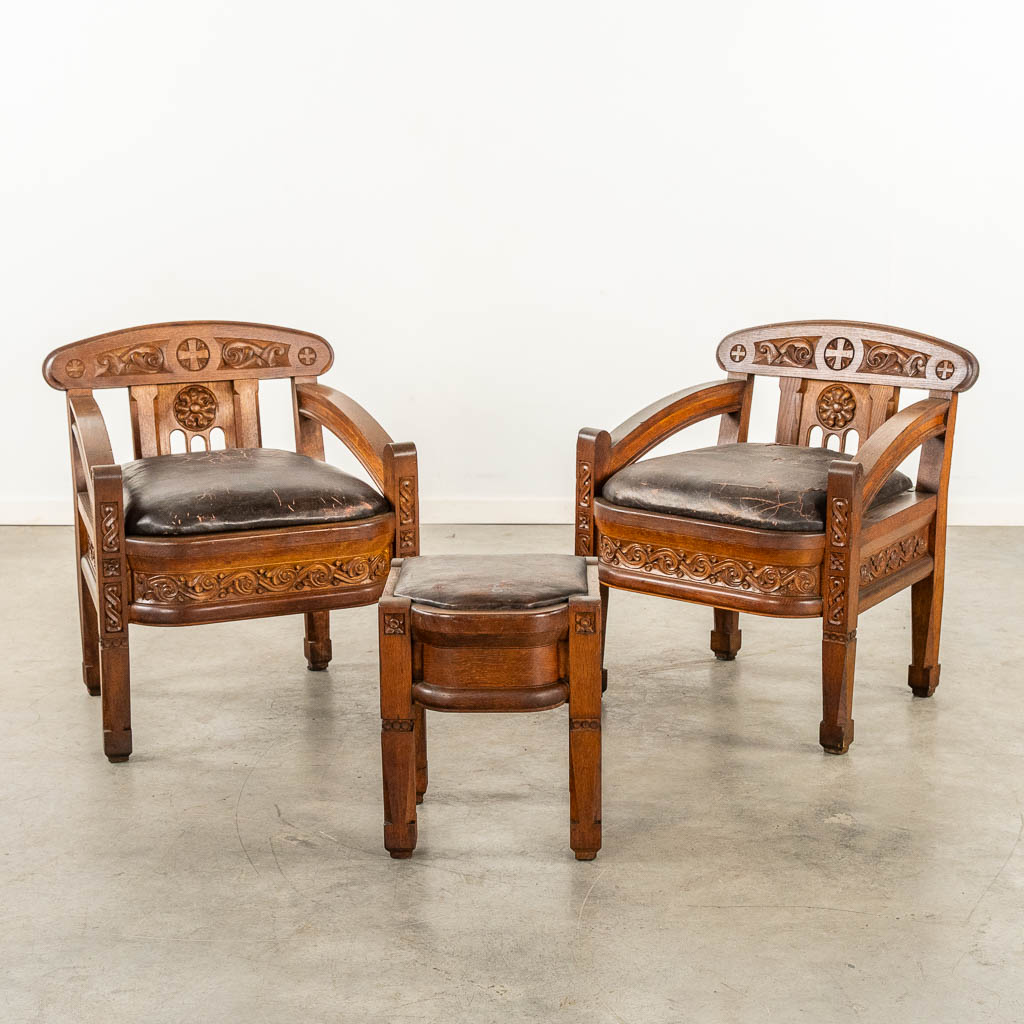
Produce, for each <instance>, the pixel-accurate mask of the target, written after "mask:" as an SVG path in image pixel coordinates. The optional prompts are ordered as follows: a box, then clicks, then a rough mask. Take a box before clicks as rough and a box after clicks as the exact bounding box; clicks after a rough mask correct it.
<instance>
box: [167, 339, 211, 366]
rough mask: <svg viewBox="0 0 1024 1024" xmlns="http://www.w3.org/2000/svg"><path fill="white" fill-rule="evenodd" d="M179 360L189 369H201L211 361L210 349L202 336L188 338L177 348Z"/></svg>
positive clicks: (176, 353)
mask: <svg viewBox="0 0 1024 1024" xmlns="http://www.w3.org/2000/svg"><path fill="white" fill-rule="evenodd" d="M175 355H176V356H177V357H178V362H179V363H181V365H182V366H184V367H185V369H187V370H192V371H196V370H201V369H202V368H203V367H204V366H205V365H206V364H207V363H208V362H209V361H210V349H209V348H208V347H207V344H206V342H205V341H203V339H202V338H186V339H185V340H184V341H183V342H182V343H181V344H180V345H179V346H178V348H177V351H176V352H175Z"/></svg>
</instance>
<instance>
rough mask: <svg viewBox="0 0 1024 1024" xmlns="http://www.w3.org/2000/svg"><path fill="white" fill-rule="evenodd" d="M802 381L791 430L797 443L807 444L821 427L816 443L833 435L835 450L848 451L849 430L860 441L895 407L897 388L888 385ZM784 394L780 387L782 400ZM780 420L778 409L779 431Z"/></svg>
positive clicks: (823, 444)
mask: <svg viewBox="0 0 1024 1024" xmlns="http://www.w3.org/2000/svg"><path fill="white" fill-rule="evenodd" d="M783 380H785V378H783ZM802 383H803V388H802V392H803V399H802V402H801V405H800V413H799V426H798V428H797V430H796V432H795V434H796V441H795V443H797V444H802V445H807V444H810V443H811V434H812V432H813V431H814V430H815V428H817V429H818V430H820V431H821V440H820V441H818V440H817V438H815V445H816V446H820V447H829V446H828V443H827V442H828V439H829V437H831V436H835V437H836V438H838V440H839V449H838V450H840V451H846V452H848V453H850V454H852V451H851V447H852V446H851V445H850V444H849V443H848V441H847V435H848V434H849V433H850V432H851V431H854V430H855V431H856V432H857V436H858V438H859V443H860V444H863V443H864V441H866V440H867V438H868V437H870V436H871V434H872V432H873V431H875V430H877V429H878V427H880V426H881V425H882V424H883V423H884V422H885V421H886V420H887V419H888V418H889V417H890V416H891V415H892V414H893V413H894V412H895V411H896V396H897V395H898V392H897V389H896V388H893V387H889V386H888V385H884V384H883V385H879V384H870V385H869V384H857V383H853V382H849V381H813V380H805V381H803V382H802ZM790 387H792V386H790ZM786 397H787V393H786V391H785V390H784V391H783V400H784V401H785V399H786ZM790 400H791V401H792V398H790ZM781 423H782V411H781V409H780V434H781V433H782V432H783V431H782V429H781ZM791 436H792V435H791ZM780 443H783V444H784V443H786V442H780Z"/></svg>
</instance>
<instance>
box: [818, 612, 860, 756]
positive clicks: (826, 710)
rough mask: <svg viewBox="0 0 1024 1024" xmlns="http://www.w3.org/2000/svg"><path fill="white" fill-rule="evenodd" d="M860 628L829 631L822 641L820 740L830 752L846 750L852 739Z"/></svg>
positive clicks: (826, 631)
mask: <svg viewBox="0 0 1024 1024" xmlns="http://www.w3.org/2000/svg"><path fill="white" fill-rule="evenodd" d="M856 658H857V630H856V629H854V630H853V631H852V632H850V633H835V632H829V630H828V628H827V627H826V629H825V633H824V636H823V638H822V644H821V703H822V719H821V726H820V727H819V730H818V741H819V742H820V743H821V745H822V747H823V748H824V749H825V750H826V751H828V753H830V754H845V753H846V751H847V750H849V749H850V744H851V743H852V742H853V718H852V715H853V673H854V666H855V663H856Z"/></svg>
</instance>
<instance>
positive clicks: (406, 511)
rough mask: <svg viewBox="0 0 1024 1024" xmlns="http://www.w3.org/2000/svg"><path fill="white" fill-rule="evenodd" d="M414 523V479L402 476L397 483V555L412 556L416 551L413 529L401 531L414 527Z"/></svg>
mask: <svg viewBox="0 0 1024 1024" xmlns="http://www.w3.org/2000/svg"><path fill="white" fill-rule="evenodd" d="M415 523H416V478H415V477H411V476H403V477H401V478H400V479H399V481H398V525H399V531H398V551H399V554H403V555H404V554H412V553H413V552H415V550H416V531H415V529H411V530H409V529H406V530H403V529H401V527H403V526H405V527H408V526H414V524H415Z"/></svg>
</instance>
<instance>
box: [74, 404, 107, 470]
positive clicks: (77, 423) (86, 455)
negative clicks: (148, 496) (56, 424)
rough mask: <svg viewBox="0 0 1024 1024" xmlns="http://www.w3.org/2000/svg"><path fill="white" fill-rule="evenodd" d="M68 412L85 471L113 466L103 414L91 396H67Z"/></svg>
mask: <svg viewBox="0 0 1024 1024" xmlns="http://www.w3.org/2000/svg"><path fill="white" fill-rule="evenodd" d="M68 410H69V412H70V414H71V429H72V431H73V432H74V435H75V443H76V444H77V445H78V450H79V452H80V453H81V456H82V465H83V466H84V467H85V469H86V471H87V472H88V471H89V470H91V469H93V468H95V467H96V466H113V465H114V452H113V449H112V448H111V447H110V436H109V434H108V433H107V424H106V423H105V422H104V420H103V413H102V412H100V407H99V406H98V405H97V404H96V399H95V398H93V397H92V395H91V394H78V395H75V394H69V395H68Z"/></svg>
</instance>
